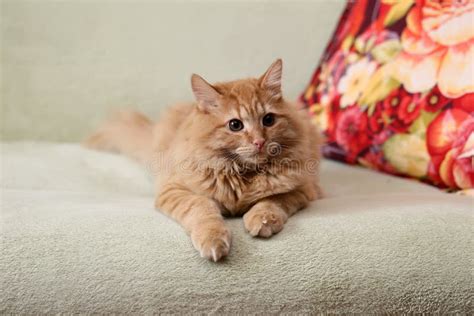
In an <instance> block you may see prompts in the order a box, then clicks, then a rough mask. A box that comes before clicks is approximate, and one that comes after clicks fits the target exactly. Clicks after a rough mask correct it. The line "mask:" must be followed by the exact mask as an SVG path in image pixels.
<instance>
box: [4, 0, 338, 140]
mask: <svg viewBox="0 0 474 316" xmlns="http://www.w3.org/2000/svg"><path fill="white" fill-rule="evenodd" d="M344 4H345V0H323V1H320V0H318V1H292V0H285V1H274V0H270V1H269V0H264V1H248V0H231V1H224V0H223V1H221V0H219V1H216V0H214V1H209V0H199V1H196V0H180V1H176V0H157V1H149V0H133V1H130V0H127V1H123V0H122V1H108V0H97V1H90V0H65V1H54V0H2V1H0V6H1V7H0V21H1V23H0V42H1V43H0V44H1V56H0V58H1V59H0V61H1V64H0V74H1V76H0V77H1V79H2V83H1V89H2V90H3V92H2V93H1V99H0V107H1V108H0V118H1V121H2V122H1V124H0V125H1V136H2V138H3V139H8V140H16V139H27V140H28V139H30V140H31V139H35V140H39V139H41V140H56V141H58V140H60V141H78V140H81V139H83V138H84V137H85V136H86V135H87V133H89V132H90V131H91V130H92V129H93V128H94V127H95V126H96V125H97V124H98V123H99V121H102V120H103V119H104V117H105V116H106V115H107V114H108V112H110V111H112V110H115V109H117V107H133V108H136V109H139V110H140V111H142V112H144V113H146V114H148V115H150V116H153V117H156V116H157V115H159V113H160V112H161V110H163V109H164V108H165V107H167V106H169V105H170V104H174V103H176V102H180V101H189V100H192V98H193V97H192V93H191V84H190V79H191V74H192V73H193V72H196V73H199V74H201V75H202V76H204V78H206V79H208V80H209V81H210V82H215V81H223V80H232V79H237V78H243V77H248V76H258V75H260V74H262V73H263V72H264V71H265V70H266V69H267V68H268V66H270V64H271V63H272V62H273V61H274V60H275V59H277V58H283V61H284V83H283V86H284V89H285V95H286V96H287V97H288V98H289V99H291V100H295V99H296V98H297V97H298V96H299V94H300V93H301V91H302V90H303V89H304V86H305V85H306V83H307V82H308V80H309V78H310V77H311V73H312V72H313V70H314V66H315V65H316V64H317V62H318V60H319V56H320V55H321V53H322V52H323V49H324V47H325V46H326V44H327V42H328V40H329V38H330V36H331V33H332V31H333V29H334V27H335V24H336V23H337V20H338V17H339V15H340V13H341V10H342V8H343V7H344Z"/></svg>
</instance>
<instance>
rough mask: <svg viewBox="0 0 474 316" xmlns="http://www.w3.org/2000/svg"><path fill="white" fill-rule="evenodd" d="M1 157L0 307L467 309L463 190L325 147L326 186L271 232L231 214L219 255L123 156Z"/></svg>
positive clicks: (54, 150)
mask: <svg viewBox="0 0 474 316" xmlns="http://www.w3.org/2000/svg"><path fill="white" fill-rule="evenodd" d="M1 157H2V174H1V193H2V196H1V220H2V222H1V256H0V280H1V287H0V313H2V314H4V313H8V314H9V313H24V314H37V313H48V314H51V313H73V312H75V313H77V312H79V313H114V312H116V313H157V312H159V313H164V314H168V313H176V314H187V313H206V314H207V313H210V314H222V313H240V314H247V313H260V314H274V313H275V314H276V313H297V314H301V313H314V312H334V313H335V312H337V313H364V312H380V313H402V312H404V313H408V312H425V313H448V312H452V313H463V314H468V313H471V312H472V306H471V304H472V286H473V283H472V262H473V261H472V260H473V255H472V253H473V247H472V240H473V229H472V227H473V206H474V205H473V200H472V199H470V198H467V197H462V196H457V195H453V194H447V193H444V192H441V191H439V190H437V189H436V188H433V187H430V186H427V185H425V184H422V183H418V182H415V181H412V180H407V179H401V178H396V177H392V176H388V175H384V174H379V173H376V172H373V171H369V170H366V169H363V168H358V167H352V166H347V165H343V164H339V163H336V162H332V161H324V162H323V163H322V177H321V178H322V184H323V187H324V190H325V192H326V196H325V197H324V199H322V200H319V201H317V202H315V203H313V204H312V205H311V206H310V207H309V208H308V209H306V210H304V211H302V212H300V213H298V214H296V215H295V216H294V217H292V218H291V219H290V220H289V221H288V223H287V225H286V226H285V228H284V230H283V231H282V232H281V233H279V234H278V235H276V236H274V237H272V238H271V239H268V240H264V239H256V238H252V237H250V236H249V235H248V234H247V233H246V232H245V230H244V227H243V224H242V220H241V219H239V218H236V219H229V220H228V223H229V225H230V227H231V229H232V232H233V247H232V251H231V253H230V256H229V257H228V258H227V260H225V261H224V262H221V263H217V264H216V263H211V262H208V261H206V260H204V259H202V258H200V257H199V256H198V254H197V252H196V251H195V250H194V249H193V248H192V245H191V242H190V240H189V238H188V237H187V236H186V235H185V233H184V232H183V231H182V229H181V227H180V226H179V225H178V224H176V223H175V222H173V221H172V220H171V219H169V218H167V217H166V216H164V215H162V214H161V213H159V212H157V211H156V210H154V209H153V191H152V188H153V184H152V178H151V177H150V176H149V175H148V174H147V171H146V170H144V169H142V168H141V167H140V166H138V165H137V164H135V163H134V162H132V161H130V160H128V159H126V158H124V157H120V156H117V155H114V154H108V153H99V152H94V151H90V150H86V149H83V148H81V147H80V146H79V145H77V144H59V143H41V142H37V143H34V142H11V143H3V144H2V146H1Z"/></svg>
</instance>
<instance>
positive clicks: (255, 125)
mask: <svg viewBox="0 0 474 316" xmlns="http://www.w3.org/2000/svg"><path fill="white" fill-rule="evenodd" d="M281 75H282V62H281V60H277V61H275V62H274V63H273V64H272V65H271V66H270V68H269V69H268V70H267V71H266V72H265V74H264V75H262V76H261V77H260V78H250V79H243V80H236V81H232V82H225V83H217V84H214V85H211V84H209V83H208V82H206V81H205V80H204V79H202V78H201V77H200V76H198V75H193V76H192V79H191V83H192V88H193V92H194V94H195V97H196V101H197V102H195V103H189V104H180V105H176V106H174V107H171V108H170V109H169V110H168V112H167V113H166V114H165V115H164V116H163V117H162V118H161V119H160V120H159V121H158V122H156V123H154V122H152V121H151V120H149V119H148V118H146V117H144V116H143V115H141V114H139V113H136V112H127V111H126V112H120V113H118V114H117V115H116V116H115V117H114V118H112V119H111V120H110V121H108V122H106V123H105V124H104V125H103V126H102V127H100V128H99V129H98V130H97V131H96V132H95V133H94V134H93V135H92V136H90V137H89V138H88V139H87V140H86V141H85V144H86V146H88V147H90V148H95V149H102V150H111V151H117V152H119V153H122V154H124V155H127V156H129V157H132V158H134V159H136V160H138V161H140V162H141V163H143V164H145V165H147V167H149V168H150V169H151V170H152V171H153V173H154V174H155V176H156V201H155V206H156V207H157V208H158V209H159V210H161V211H162V212H163V213H165V214H167V215H168V216H170V217H172V218H173V219H175V220H176V221H177V222H179V223H180V224H181V225H182V226H183V227H184V229H185V230H186V231H187V232H188V234H189V235H190V236H191V240H192V243H193V245H194V247H195V248H196V249H197V250H198V251H199V253H200V254H201V256H202V257H206V258H208V259H211V260H213V261H218V260H220V259H221V258H223V257H225V256H226V255H227V254H228V253H229V250H230V246H231V232H230V230H229V229H228V228H227V226H226V224H225V222H224V218H223V215H224V216H236V215H243V221H244V225H245V228H246V229H247V231H248V232H249V233H250V234H251V235H252V236H260V237H270V236H271V235H273V234H276V233H278V232H279V231H281V230H282V228H283V225H284V223H285V222H286V221H287V219H288V217H289V216H291V215H292V214H294V213H295V212H297V211H298V210H300V209H302V208H304V207H306V206H307V205H308V203H309V202H310V201H312V200H314V199H316V198H317V197H318V196H319V192H320V191H319V186H318V172H317V169H315V166H317V164H318V163H319V159H320V158H319V134H318V133H317V131H316V129H315V128H314V127H313V125H312V124H310V122H309V120H308V119H307V117H306V115H305V114H304V113H301V111H298V110H297V109H296V107H295V106H294V105H293V104H291V103H289V102H287V101H286V100H285V99H284V98H283V97H282V92H281ZM268 113H271V115H272V117H273V118H274V123H273V124H272V125H271V126H265V125H264V124H262V119H263V117H265V115H267V114H268ZM232 119H238V120H240V121H241V122H242V123H243V129H242V130H240V131H232V130H231V129H230V128H229V122H230V120H232ZM267 125H268V124H267ZM258 142H260V143H259V145H258V146H257V145H256V144H257V143H258ZM263 142H264V143H263ZM262 143H263V146H262Z"/></svg>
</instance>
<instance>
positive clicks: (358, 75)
mask: <svg viewBox="0 0 474 316" xmlns="http://www.w3.org/2000/svg"><path fill="white" fill-rule="evenodd" d="M376 68H377V63H376V62H374V61H370V60H369V59H368V58H362V59H360V60H359V61H357V62H355V63H354V64H352V65H350V66H349V67H348V68H347V71H346V74H345V75H344V76H343V77H342V78H341V80H340V81H339V84H338V85H337V91H338V92H339V93H341V94H342V97H341V101H340V105H341V108H345V107H347V106H349V105H352V104H354V103H355V102H356V101H357V100H358V99H359V97H360V96H361V95H362V93H363V92H364V90H365V88H366V87H367V85H368V83H369V81H370V77H371V76H372V74H373V73H374V72H375V69H376Z"/></svg>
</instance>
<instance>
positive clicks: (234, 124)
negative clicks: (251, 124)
mask: <svg viewBox="0 0 474 316" xmlns="http://www.w3.org/2000/svg"><path fill="white" fill-rule="evenodd" d="M243 128H244V123H242V121H241V120H238V119H232V120H230V121H229V129H230V130H231V131H233V132H238V131H240V130H242V129H243Z"/></svg>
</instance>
